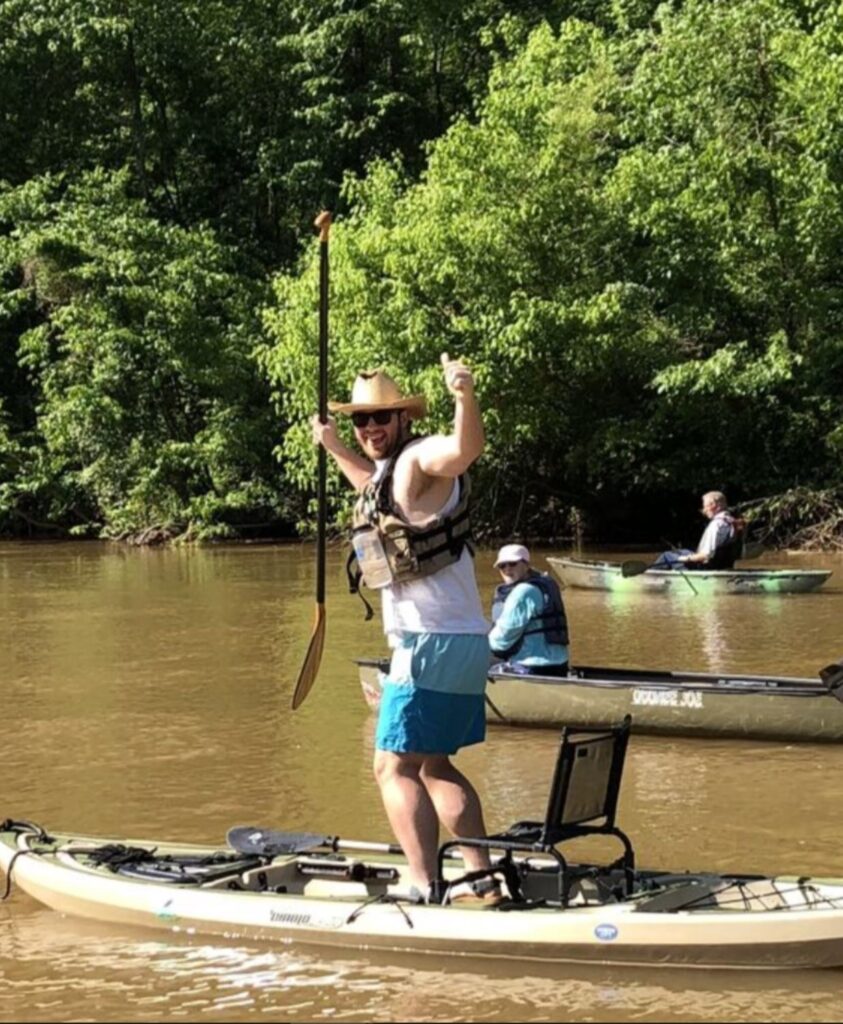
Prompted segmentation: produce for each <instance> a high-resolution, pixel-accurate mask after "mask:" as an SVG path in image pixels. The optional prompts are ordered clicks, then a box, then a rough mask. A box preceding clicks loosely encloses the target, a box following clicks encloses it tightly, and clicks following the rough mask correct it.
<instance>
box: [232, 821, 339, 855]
mask: <svg viewBox="0 0 843 1024" xmlns="http://www.w3.org/2000/svg"><path fill="white" fill-rule="evenodd" d="M225 838H226V842H227V843H228V845H229V846H230V847H231V849H232V850H236V851H237V852H238V853H248V854H257V855H258V856H260V857H278V856H280V855H282V854H285V853H304V851H305V850H316V849H318V848H319V847H320V846H328V845H330V843H331V839H330V837H329V836H324V835H318V834H317V833H315V832H276V831H275V830H274V829H271V828H261V827H260V826H258V825H237V826H236V827H235V828H230V829H229V830H228V834H227V835H226V837H225Z"/></svg>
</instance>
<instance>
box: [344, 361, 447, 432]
mask: <svg viewBox="0 0 843 1024" xmlns="http://www.w3.org/2000/svg"><path fill="white" fill-rule="evenodd" d="M328 408H329V409H330V410H331V412H341V413H346V414H349V415H350V414H351V413H353V412H376V411H377V410H378V409H406V410H407V414H408V416H409V417H410V419H413V420H420V419H422V417H424V416H426V415H427V402H426V401H425V398H424V395H409V396H408V397H406V398H405V397H404V396H402V394H401V392H400V391H399V389H398V385H397V384H396V383H395V381H394V380H393V379H392V377H390V376H389V374H388V373H384V371H383V370H363V371H362V372H361V373H360V374H359V375H358V376H357V379H356V380H355V382H354V386H353V387H352V389H351V401H350V402H328Z"/></svg>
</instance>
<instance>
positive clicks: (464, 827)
mask: <svg viewBox="0 0 843 1024" xmlns="http://www.w3.org/2000/svg"><path fill="white" fill-rule="evenodd" d="M421 781H422V783H423V784H424V786H425V788H426V789H427V792H428V793H429V794H430V799H431V801H432V803H433V806H434V807H435V808H436V814H437V816H438V818H439V820H440V821H441V822H442V824H443V825H444V826H445V828H447V829H448V831H449V832H450V833H451V835H453V836H465V837H466V838H468V837H469V836H471V837H475V838H479V837H480V836H485V835H486V826H485V825H484V824H483V808H482V806H481V804H480V797H479V796H478V795H477V791H476V790H475V788H474V786H472V784H471V783H470V782H469V781H468V779H467V778H466V777H465V776H464V775H463V773H462V772H461V771H460V770H459V769H458V768H456V767H455V766H454V765H453V764H452V763H451V761H450V759H449V758H448V757H447V756H445V755H428V756H427V757H425V758H424V761H423V763H422V766H421ZM460 849H461V851H462V855H463V858H464V860H465V866H466V868H468V870H469V871H480V870H481V869H483V868H487V867H489V865H490V863H491V861H490V860H489V854H488V852H487V851H486V850H478V849H476V848H474V847H470V846H464V847H460Z"/></svg>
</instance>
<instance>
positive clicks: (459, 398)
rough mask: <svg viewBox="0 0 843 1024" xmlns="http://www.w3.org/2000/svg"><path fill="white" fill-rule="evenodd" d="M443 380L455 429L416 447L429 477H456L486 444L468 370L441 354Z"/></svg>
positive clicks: (422, 442)
mask: <svg viewBox="0 0 843 1024" xmlns="http://www.w3.org/2000/svg"><path fill="white" fill-rule="evenodd" d="M442 370H443V372H444V374H445V383H446V384H447V386H448V390H449V391H450V392H451V394H452V395H453V396H454V403H455V408H454V429H453V431H452V432H451V433H450V434H437V435H435V436H434V437H426V438H425V439H424V440H423V441H421V442H420V443H419V444H418V445H417V446H416V452H415V455H416V459H417V461H418V466H419V468H420V469H421V470H422V472H423V473H427V474H428V475H429V476H447V477H457V476H459V475H460V474H461V473H464V472H465V471H466V470H467V469H468V468H469V466H470V465H471V464H472V463H473V462H474V461H475V460H476V459H478V458H479V456H480V455H481V454H482V452H483V448H484V446H485V443H486V435H485V432H484V430H483V418H482V416H481V415H480V406H479V405H478V403H477V396H476V395H475V393H474V377H473V376H472V374H471V370H469V368H468V367H467V366H466V365H465V364H464V363H461V362H459V360H456V359H449V358H448V354H447V352H443V353H442Z"/></svg>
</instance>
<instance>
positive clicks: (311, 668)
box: [293, 212, 331, 711]
mask: <svg viewBox="0 0 843 1024" xmlns="http://www.w3.org/2000/svg"><path fill="white" fill-rule="evenodd" d="M316 227H317V229H318V231H319V421H320V422H321V423H327V422H328V234H329V232H330V230H331V215H330V213H327V212H323V213H320V214H319V216H318V217H317V218H316ZM317 459H318V467H319V482H318V489H317V526H316V617H315V619H314V622H313V633H312V634H311V637H310V645H309V646H308V648H307V654H306V655H305V658H304V663H303V664H302V667H301V671H300V672H299V678H298V679H297V681H296V688H295V690H294V691H293V710H294V711H295V710H296V708H298V707H299V706H300V705H301V704H303V703H304V701H305V698H306V697H307V695H308V694H309V693H310V689H311V687H312V686H313V684H314V683H315V682H316V676H317V674H318V672H319V665H320V663H321V661H322V648H323V647H324V646H325V534H326V520H327V516H328V502H327V494H326V482H327V466H328V464H327V455H326V452H325V448H324V446H323V445H321V444H320V445H319V451H318V454H317Z"/></svg>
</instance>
